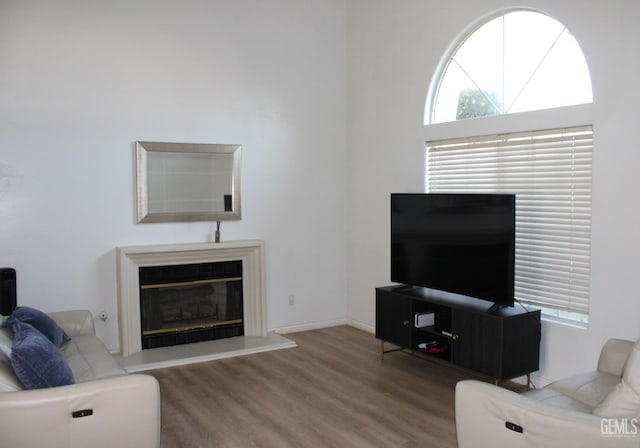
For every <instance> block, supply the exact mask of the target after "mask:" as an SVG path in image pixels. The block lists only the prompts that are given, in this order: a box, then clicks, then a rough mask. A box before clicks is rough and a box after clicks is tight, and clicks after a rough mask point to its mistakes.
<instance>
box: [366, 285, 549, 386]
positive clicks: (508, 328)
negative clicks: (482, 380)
mask: <svg viewBox="0 0 640 448" xmlns="http://www.w3.org/2000/svg"><path fill="white" fill-rule="evenodd" d="M491 305H492V304H491V302H486V301H483V300H477V299H471V298H467V297H463V296H458V295H456V294H447V293H443V292H440V291H435V290H429V289H425V288H412V287H406V286H386V287H382V288H376V338H378V339H380V341H381V349H380V351H381V356H382V357H383V358H384V355H385V353H389V352H391V351H395V350H408V351H410V352H411V353H418V354H422V355H424V356H425V357H426V358H433V359H438V360H440V361H442V362H446V363H449V364H451V365H454V366H457V367H461V368H464V369H468V370H472V371H474V372H477V373H480V374H482V375H485V376H489V377H491V378H493V379H494V380H495V381H496V383H497V382H500V381H504V380H509V379H512V378H516V377H519V376H525V375H526V376H527V380H528V379H529V375H530V374H531V372H535V371H536V370H538V368H539V356H540V310H533V311H529V310H527V309H525V308H524V307H523V306H521V305H519V304H516V306H515V307H513V308H512V307H493V306H491ZM418 314H433V316H432V317H433V324H432V325H428V326H424V327H422V328H417V327H416V325H415V324H416V315H418ZM385 342H388V343H390V344H393V345H394V346H395V347H397V348H393V349H389V350H385ZM425 346H426V348H424V347H425ZM432 347H441V350H430V348H432Z"/></svg>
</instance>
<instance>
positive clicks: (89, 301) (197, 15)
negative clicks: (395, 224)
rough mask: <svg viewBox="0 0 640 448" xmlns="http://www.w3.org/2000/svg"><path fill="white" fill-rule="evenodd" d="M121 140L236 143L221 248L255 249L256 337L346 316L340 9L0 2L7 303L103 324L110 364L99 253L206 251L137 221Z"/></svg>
mask: <svg viewBox="0 0 640 448" xmlns="http://www.w3.org/2000/svg"><path fill="white" fill-rule="evenodd" d="M137 140H143V141H171V142H198V143H239V144H242V145H243V149H244V154H243V156H244V164H243V169H244V172H243V195H244V196H243V219H242V221H239V222H224V223H223V224H222V228H221V230H222V238H223V239H225V240H235V239H251V238H260V239H264V240H266V255H267V266H266V270H267V301H268V326H269V328H290V327H293V328H298V327H304V326H306V325H314V324H316V323H318V322H334V321H336V320H340V319H344V317H345V315H346V303H347V299H346V250H347V243H346V218H347V212H346V203H347V197H346V195H345V191H346V161H347V157H346V6H345V1H344V0H323V1H300V0H268V1H266V0H185V1H173V0H164V1H158V0H136V1H118V0H116V1H81V0H58V1H55V2H51V1H47V0H26V1H25V0H7V1H3V2H2V3H0V176H2V173H3V172H4V173H5V178H4V180H1V181H0V267H1V266H12V267H15V268H16V269H17V273H18V295H19V297H18V301H19V304H21V305H30V306H35V307H38V308H41V309H43V310H46V311H53V310H63V309H71V308H88V309H90V310H92V311H93V312H94V313H97V312H98V311H100V310H105V311H107V312H108V313H109V315H110V318H109V320H108V321H107V322H106V324H103V323H101V322H98V323H97V330H98V332H99V335H100V336H101V337H102V338H103V339H104V340H105V343H106V344H107V345H108V346H109V347H110V348H111V349H114V350H116V349H117V348H118V337H117V334H118V330H117V318H116V315H117V301H116V275H115V265H116V261H115V247H116V246H123V245H134V244H135V245H138V244H155V243H178V242H203V241H208V240H209V239H210V237H211V223H172V224H140V225H137V224H135V215H134V211H135V202H134V188H135V186H134V169H135V167H134V152H133V151H134V146H133V143H134V142H135V141H137ZM7 173H9V174H10V175H11V176H10V178H6V174H7ZM289 295H294V296H295V305H294V306H289V305H288V296H289Z"/></svg>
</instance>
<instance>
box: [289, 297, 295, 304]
mask: <svg viewBox="0 0 640 448" xmlns="http://www.w3.org/2000/svg"><path fill="white" fill-rule="evenodd" d="M295 304H296V297H295V296H294V295H293V294H290V295H289V306H293V305H295Z"/></svg>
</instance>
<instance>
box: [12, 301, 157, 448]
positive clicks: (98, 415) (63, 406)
mask: <svg viewBox="0 0 640 448" xmlns="http://www.w3.org/2000/svg"><path fill="white" fill-rule="evenodd" d="M50 316H51V317H52V318H53V319H54V321H56V323H57V324H58V325H60V327H62V329H63V330H64V331H65V332H66V333H67V335H69V336H70V337H71V341H69V342H68V343H67V344H65V345H64V347H63V348H62V349H61V351H62V353H63V355H64V358H65V359H66V361H67V363H68V364H69V367H70V369H71V372H72V373H73V377H74V380H75V384H71V385H67V386H59V387H52V388H45V389H35V390H22V385H21V384H20V382H19V381H18V379H17V378H16V377H15V375H14V374H13V370H12V367H11V364H10V361H9V359H7V358H6V356H4V355H3V354H0V446H3V447H5V446H6V447H11V448H22V447H25V448H27V447H29V448H31V447H36V446H43V447H48V448H63V447H64V448H68V447H92V448H113V447H136V448H158V447H159V446H160V389H159V385H158V382H157V381H156V379H155V378H154V377H152V376H150V375H142V374H135V375H128V374H127V372H126V371H125V370H124V369H123V368H122V367H121V366H120V365H119V364H118V362H117V361H116V359H115V358H114V357H113V356H112V355H111V354H110V353H109V351H108V349H107V348H106V347H105V345H104V344H103V343H102V341H101V340H100V339H99V338H98V337H97V336H96V335H95V329H94V325H93V317H92V315H91V313H90V312H89V311H64V312H58V313H51V314H50Z"/></svg>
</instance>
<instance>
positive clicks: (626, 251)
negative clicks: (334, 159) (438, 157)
mask: <svg viewBox="0 0 640 448" xmlns="http://www.w3.org/2000/svg"><path fill="white" fill-rule="evenodd" d="M512 5H513V3H512V2H508V1H503V0H481V1H471V0H467V1H463V0H451V1H447V2H442V1H430V0H405V1H403V2H401V3H398V2H391V1H388V0H351V1H349V4H348V6H349V9H348V16H349V18H348V54H349V129H348V135H349V149H350V162H349V169H350V180H349V181H350V203H349V225H350V232H349V262H348V272H349V281H348V294H349V304H348V316H349V318H350V319H351V320H352V321H353V322H355V323H356V324H357V325H359V326H361V327H363V328H370V329H373V326H374V322H375V320H374V312H375V305H374V288H375V287H376V286H381V285H385V284H388V283H389V206H388V201H389V193H391V192H413V191H416V192H418V191H423V185H424V142H425V140H426V139H427V138H429V137H431V138H436V137H443V136H446V134H447V131H448V130H450V129H448V128H447V127H446V126H443V127H435V129H427V128H425V127H424V126H423V122H424V121H423V120H424V105H425V99H426V95H427V91H428V88H429V83H430V80H431V77H432V75H433V74H434V72H435V71H436V69H437V66H438V64H439V62H440V58H441V56H442V55H443V54H444V53H445V52H446V50H447V48H449V46H450V45H451V44H452V43H453V42H454V41H455V40H456V38H458V37H459V36H460V35H461V33H462V32H463V31H464V30H465V29H466V28H467V27H468V26H470V25H471V24H473V23H474V22H476V20H478V19H479V18H481V17H484V16H486V15H488V14H491V13H494V12H496V11H498V10H500V9H503V8H506V7H509V6H512ZM519 5H523V6H524V5H526V6H528V7H532V8H536V9H539V10H542V11H544V12H546V13H548V14H550V15H551V16H553V17H555V18H556V19H558V20H560V21H561V22H563V23H564V24H565V25H566V26H567V27H568V28H569V30H570V31H571V32H572V33H573V34H574V35H575V36H576V38H577V40H578V42H579V43H580V45H581V46H582V49H583V51H584V53H585V56H586V59H587V62H588V64H589V67H590V71H591V77H592V84H593V93H594V102H593V105H592V106H591V107H587V108H578V110H577V111H574V112H572V114H571V115H572V116H573V117H578V118H576V120H582V119H584V120H588V121H590V122H591V123H592V124H593V126H594V132H595V143H594V145H595V146H594V184H593V231H592V267H591V268H592V282H591V316H590V324H589V328H588V330H581V329H575V328H570V327H566V326H562V325H558V324H556V323H549V322H545V323H544V324H543V336H542V357H541V362H542V371H541V372H540V375H541V377H542V378H543V379H547V380H548V379H555V378H559V377H561V376H564V375H566V374H569V373H574V372H578V371H582V370H588V369H592V368H593V367H594V365H595V362H596V361H595V360H596V357H597V354H598V352H599V350H600V347H601V346H602V343H603V341H604V340H605V339H606V338H608V337H624V338H632V339H637V338H638V337H640V326H639V325H638V316H640V300H639V293H638V288H637V282H638V276H639V274H640V270H639V269H638V268H639V266H640V263H639V262H638V260H637V255H636V254H637V253H638V251H639V250H640V237H639V236H638V233H637V232H638V229H640V209H638V207H635V206H634V205H633V204H635V203H636V202H637V201H636V199H635V192H636V191H637V170H638V168H639V167H640V148H639V147H638V143H637V139H636V138H635V134H636V129H637V121H638V112H637V111H638V104H640V89H638V85H637V74H638V73H639V72H640V59H639V58H637V57H636V56H635V55H636V54H637V42H638V41H640V28H639V27H638V26H637V19H638V17H640V3H638V2H635V1H633V0H627V1H612V2H604V1H594V2H584V1H580V0H567V1H563V2H557V1H553V0H528V1H526V2H520V3H519ZM572 119H573V118H567V116H565V114H562V113H561V114H560V115H556V117H555V120H556V122H557V123H561V124H564V123H565V122H567V121H571V120H572ZM497 123H498V122H497V121H496V120H491V119H486V120H471V121H469V124H468V129H467V130H468V131H469V133H474V132H478V131H481V130H488V132H492V131H494V130H495V129H494V128H496V126H498V124H497ZM548 124H549V123H546V122H545V121H544V120H543V119H542V118H541V115H540V114H535V113H534V114H531V115H525V116H521V117H516V118H515V119H514V120H513V121H511V122H510V124H508V125H507V129H499V130H500V131H505V130H509V129H508V128H509V127H510V126H514V127H519V126H524V127H527V126H541V127H543V126H546V125H548ZM573 124H586V123H573ZM551 126H553V120H552V123H551Z"/></svg>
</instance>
